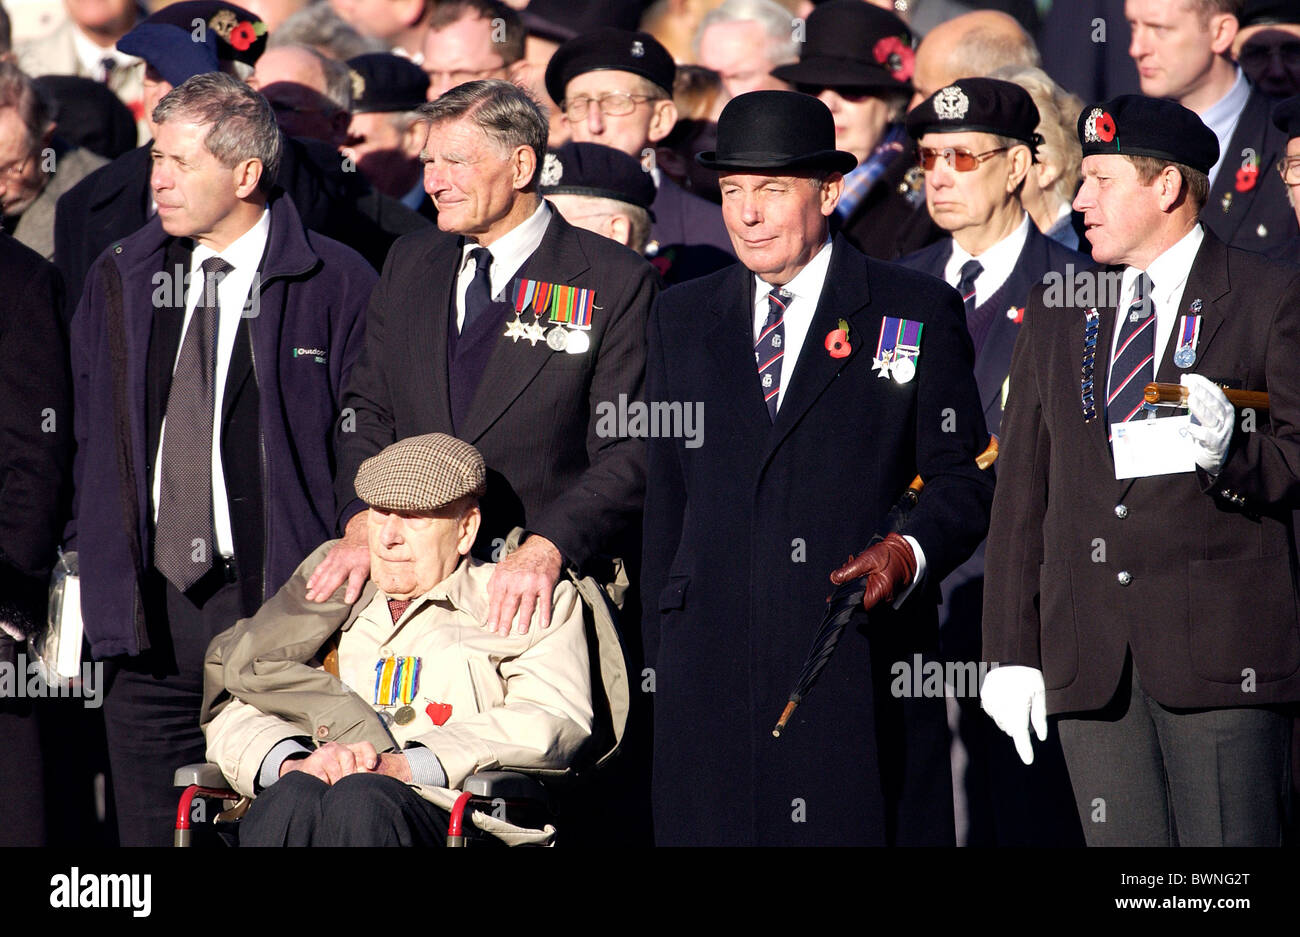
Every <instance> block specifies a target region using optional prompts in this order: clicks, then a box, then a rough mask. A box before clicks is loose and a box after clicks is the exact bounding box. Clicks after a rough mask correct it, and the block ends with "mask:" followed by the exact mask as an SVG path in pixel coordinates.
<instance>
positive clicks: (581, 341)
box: [564, 329, 591, 355]
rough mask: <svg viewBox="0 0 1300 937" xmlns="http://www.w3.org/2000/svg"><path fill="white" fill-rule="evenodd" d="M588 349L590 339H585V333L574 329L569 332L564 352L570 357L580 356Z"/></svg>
mask: <svg viewBox="0 0 1300 937" xmlns="http://www.w3.org/2000/svg"><path fill="white" fill-rule="evenodd" d="M590 347H591V339H589V338H588V337H587V333H586V332H582V331H579V330H577V329H574V330H571V331H570V332H569V340H568V344H566V345H565V347H564V350H565V351H567V352H568V353H569V354H571V355H580V354H582V353H583V352H584V351H586V350H587V349H588V348H590Z"/></svg>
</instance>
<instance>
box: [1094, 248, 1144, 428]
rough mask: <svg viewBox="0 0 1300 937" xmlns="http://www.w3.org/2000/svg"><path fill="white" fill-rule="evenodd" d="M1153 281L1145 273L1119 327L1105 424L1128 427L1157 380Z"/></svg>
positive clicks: (1111, 365)
mask: <svg viewBox="0 0 1300 937" xmlns="http://www.w3.org/2000/svg"><path fill="white" fill-rule="evenodd" d="M1152 289H1153V286H1152V283H1151V278H1150V277H1148V276H1147V275H1146V274H1145V273H1144V274H1142V275H1140V276H1139V277H1138V278H1137V282H1136V283H1135V284H1134V287H1133V301H1132V302H1131V303H1129V307H1128V311H1127V313H1125V315H1124V318H1123V321H1121V322H1120V325H1119V337H1118V339H1116V341H1115V354H1114V355H1113V356H1112V357H1111V364H1110V394H1109V395H1108V396H1107V397H1106V423H1107V425H1110V424H1111V423H1127V422H1128V421H1129V420H1131V419H1133V418H1134V417H1136V416H1137V415H1138V414H1139V413H1141V412H1142V404H1143V402H1144V400H1145V397H1144V393H1145V391H1146V386H1147V384H1149V383H1150V382H1151V381H1153V380H1155V357H1156V317H1155V316H1154V315H1153V314H1152V313H1154V311H1155V309H1154V308H1153V306H1152V304H1151V301H1150V299H1148V297H1149V296H1150V295H1151V290H1152Z"/></svg>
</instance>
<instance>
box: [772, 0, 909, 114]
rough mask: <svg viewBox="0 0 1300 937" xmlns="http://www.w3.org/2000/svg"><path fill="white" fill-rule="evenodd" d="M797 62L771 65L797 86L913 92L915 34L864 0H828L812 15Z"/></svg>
mask: <svg viewBox="0 0 1300 937" xmlns="http://www.w3.org/2000/svg"><path fill="white" fill-rule="evenodd" d="M804 28H805V36H804V43H803V47H802V49H801V50H800V52H799V61H797V62H794V63H792V64H790V65H780V66H778V67H776V68H774V69H772V75H773V76H774V77H776V78H779V79H781V80H782V81H788V82H790V83H791V84H794V85H806V86H810V87H816V88H853V89H857V90H863V91H899V92H905V93H907V94H909V95H910V94H911V92H912V69H913V67H914V64H915V56H914V55H913V52H912V33H911V31H910V30H909V29H908V28H907V24H906V23H904V22H903V21H902V20H901V19H899V18H898V17H897V16H895V15H894V14H893V13H890V12H889V11H888V10H883V9H881V8H880V7H878V6H873V5H872V4H870V3H863V2H862V0H830V2H829V3H824V4H822V5H821V6H819V7H817V9H815V10H813V11H812V12H811V13H810V14H808V20H807V22H806V23H805V26H804Z"/></svg>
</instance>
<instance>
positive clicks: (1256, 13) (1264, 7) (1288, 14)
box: [1237, 0, 1300, 29]
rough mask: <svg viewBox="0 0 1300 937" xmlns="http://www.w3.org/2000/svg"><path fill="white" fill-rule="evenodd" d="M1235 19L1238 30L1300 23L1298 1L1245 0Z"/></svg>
mask: <svg viewBox="0 0 1300 937" xmlns="http://www.w3.org/2000/svg"><path fill="white" fill-rule="evenodd" d="M1237 19H1238V21H1239V25H1238V28H1239V29H1245V28H1246V27H1247V26H1272V25H1275V24H1277V23H1300V0H1246V4H1245V6H1244V7H1243V8H1242V11H1241V15H1240V16H1239V17H1237Z"/></svg>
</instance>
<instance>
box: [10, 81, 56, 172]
mask: <svg viewBox="0 0 1300 937" xmlns="http://www.w3.org/2000/svg"><path fill="white" fill-rule="evenodd" d="M0 107H12V108H13V109H14V110H15V111H16V112H17V113H18V118H19V119H20V120H21V121H22V122H23V128H24V129H25V130H26V131H27V145H26V146H25V147H24V150H25V151H26V152H27V153H32V152H34V151H35V150H36V148H37V147H39V146H40V145H41V142H42V141H43V140H44V139H45V131H46V129H47V128H48V127H49V126H50V124H51V123H52V122H53V120H54V102H53V101H52V100H51V99H50V97H49V96H48V95H47V94H46V93H45V90H44V89H43V88H41V86H40V85H38V84H37V83H36V82H35V81H33V80H32V79H31V78H30V77H29V76H28V75H27V73H26V72H24V71H23V70H22V69H21V68H19V67H18V66H17V65H15V64H14V63H13V62H0Z"/></svg>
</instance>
